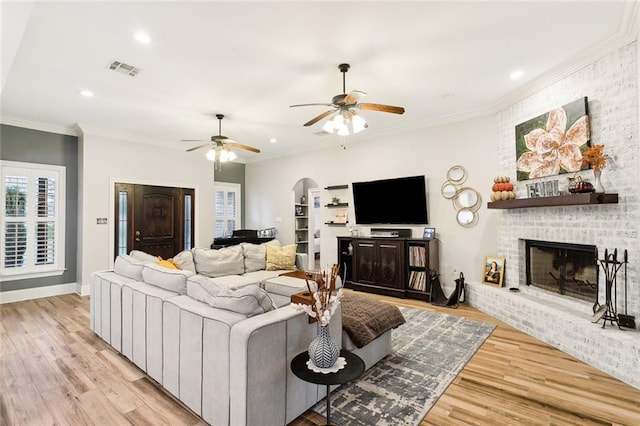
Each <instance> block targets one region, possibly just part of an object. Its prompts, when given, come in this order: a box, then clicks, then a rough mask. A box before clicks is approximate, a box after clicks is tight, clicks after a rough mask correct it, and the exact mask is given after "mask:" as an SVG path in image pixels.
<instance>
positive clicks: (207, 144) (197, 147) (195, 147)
mask: <svg viewBox="0 0 640 426" xmlns="http://www.w3.org/2000/svg"><path fill="white" fill-rule="evenodd" d="M209 145H211V144H210V143H205V144H202V145H198V146H194V147H193V148H189V149H188V150H187V152H191V151H195V150H196V149H200V148H204V147H205V146H209Z"/></svg>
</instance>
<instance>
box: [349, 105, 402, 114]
mask: <svg viewBox="0 0 640 426" xmlns="http://www.w3.org/2000/svg"><path fill="white" fill-rule="evenodd" d="M357 107H358V108H360V109H368V110H371V111H380V112H391V113H393V114H404V108H403V107H399V106H393V105H382V104H358V105H357Z"/></svg>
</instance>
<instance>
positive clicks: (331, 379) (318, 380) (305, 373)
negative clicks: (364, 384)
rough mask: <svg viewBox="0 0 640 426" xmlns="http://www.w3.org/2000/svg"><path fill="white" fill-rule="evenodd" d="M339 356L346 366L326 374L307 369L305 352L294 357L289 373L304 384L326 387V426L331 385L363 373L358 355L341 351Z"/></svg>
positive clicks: (307, 355)
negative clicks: (291, 372)
mask: <svg viewBox="0 0 640 426" xmlns="http://www.w3.org/2000/svg"><path fill="white" fill-rule="evenodd" d="M340 356H341V357H343V358H344V359H345V360H346V361H347V364H346V365H345V366H344V368H342V369H340V370H338V371H336V372H335V373H327V374H323V373H316V372H314V371H313V370H309V367H307V361H309V353H307V352H302V353H300V354H298V355H296V356H295V358H293V360H292V361H291V371H293V374H295V375H296V376H297V377H299V378H300V379H302V380H304V381H305V382H309V383H315V384H317V385H326V386H327V425H330V424H331V399H330V396H329V395H330V394H331V385H342V384H344V383H348V382H350V381H352V380H355V379H357V378H358V377H360V375H361V374H362V373H363V372H364V361H363V360H362V358H360V357H359V356H358V355H356V354H354V353H351V352H349V351H346V350H344V349H343V350H341V351H340Z"/></svg>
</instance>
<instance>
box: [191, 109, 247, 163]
mask: <svg viewBox="0 0 640 426" xmlns="http://www.w3.org/2000/svg"><path fill="white" fill-rule="evenodd" d="M216 118H217V119H218V134H217V135H216V136H211V143H205V144H203V145H198V146H194V147H193V148H189V149H187V152H190V151H195V150H196V149H200V148H204V147H207V146H211V148H210V149H209V151H207V153H206V158H207V160H210V161H213V162H215V169H216V170H218V171H221V170H222V163H224V162H227V161H233V160H235V159H236V158H238V156H237V155H236V153H235V152H233V151H231V148H239V149H243V150H245V151H250V152H255V153H259V152H260V150H259V149H258V148H254V147H252V146H248V145H242V144H239V143H238V142H236V141H234V140H231V139H229V138H228V137H226V136H223V135H222V119H223V118H224V115H223V114H216ZM189 141H192V140H189Z"/></svg>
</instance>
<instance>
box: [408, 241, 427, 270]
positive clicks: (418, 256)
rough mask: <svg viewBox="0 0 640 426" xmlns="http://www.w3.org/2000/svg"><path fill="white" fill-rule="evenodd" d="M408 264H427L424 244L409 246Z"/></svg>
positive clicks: (423, 265)
mask: <svg viewBox="0 0 640 426" xmlns="http://www.w3.org/2000/svg"><path fill="white" fill-rule="evenodd" d="M409 265H411V266H418V267H425V266H427V249H426V248H425V247H424V246H409Z"/></svg>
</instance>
